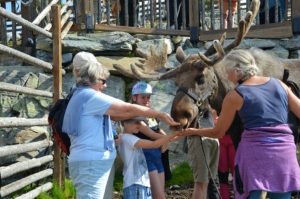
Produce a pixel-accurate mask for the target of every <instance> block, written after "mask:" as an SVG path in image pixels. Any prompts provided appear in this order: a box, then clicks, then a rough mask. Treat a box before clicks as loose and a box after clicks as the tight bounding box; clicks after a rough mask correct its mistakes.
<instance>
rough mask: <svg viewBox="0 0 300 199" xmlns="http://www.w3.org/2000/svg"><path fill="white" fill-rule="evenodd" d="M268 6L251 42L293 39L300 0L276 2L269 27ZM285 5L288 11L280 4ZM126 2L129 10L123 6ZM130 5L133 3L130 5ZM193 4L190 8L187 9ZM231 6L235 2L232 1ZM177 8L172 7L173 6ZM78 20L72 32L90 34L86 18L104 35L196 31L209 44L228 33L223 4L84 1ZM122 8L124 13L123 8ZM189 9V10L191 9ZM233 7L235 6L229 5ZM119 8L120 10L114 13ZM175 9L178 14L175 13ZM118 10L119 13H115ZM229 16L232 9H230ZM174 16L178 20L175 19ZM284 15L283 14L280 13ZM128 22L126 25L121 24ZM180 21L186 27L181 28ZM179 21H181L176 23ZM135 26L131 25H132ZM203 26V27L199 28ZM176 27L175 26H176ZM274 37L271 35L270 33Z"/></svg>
mask: <svg viewBox="0 0 300 199" xmlns="http://www.w3.org/2000/svg"><path fill="white" fill-rule="evenodd" d="M264 1H265V4H264V6H263V7H262V8H261V9H262V10H264V11H265V13H266V14H265V23H264V24H260V17H259V15H258V16H257V18H256V20H255V23H254V24H253V27H252V28H251V29H250V31H249V33H248V34H247V36H246V37H250V38H286V37H292V36H293V26H292V20H293V19H294V18H295V17H299V16H300V9H299V6H300V5H299V4H300V2H299V1H298V0H274V1H275V7H273V9H274V10H275V11H274V12H275V20H274V22H275V23H269V21H270V20H272V19H273V18H272V17H271V16H269V10H270V8H269V2H270V3H271V1H272V0H264ZM282 1H284V3H283V4H284V8H283V6H281V4H280V3H279V2H282ZM120 2H121V3H120ZM122 2H125V6H124V7H123V6H122ZM128 2H130V3H129V4H128ZM187 2H189V5H187ZM229 2H231V1H229ZM172 4H173V5H174V6H171V5H172ZM74 5H75V9H76V16H75V24H74V25H73V26H72V28H71V30H77V31H78V30H87V27H86V16H88V15H92V18H93V22H94V27H93V28H92V29H93V30H101V31H124V32H128V33H132V34H162V35H171V36H172V35H173V36H176V35H182V36H191V35H193V34H194V33H193V31H196V34H197V35H198V36H199V40H202V41H207V40H214V39H218V38H220V36H221V34H222V33H223V32H224V31H225V30H224V29H225V28H224V22H223V19H224V17H223V14H224V11H223V9H222V7H224V5H223V0H220V5H219V4H218V0H214V1H207V0H189V1H187V0H148V1H141V0H123V1H118V0H114V1H106V0H105V1H104V2H103V1H93V0H86V1H84V3H83V2H82V0H75V1H74ZM249 6H250V0H238V6H237V12H236V14H235V19H234V20H235V21H232V19H231V18H230V19H229V22H228V23H229V27H231V26H230V25H231V24H232V23H234V24H237V22H238V21H239V20H240V19H241V18H243V15H245V13H246V11H247V10H249ZM120 7H121V11H120V10H119V8H120ZM187 7H188V8H189V9H187ZM229 7H232V4H231V3H229ZM113 8H116V9H113ZM170 8H173V9H174V11H173V12H172V9H170ZM280 9H283V10H282V11H283V13H284V16H282V19H281V20H280V19H279V17H278V13H279V12H280ZM112 10H115V12H113V13H112V12H111V11H112ZM229 10H230V11H229V15H230V14H231V12H232V11H231V9H229ZM168 13H169V14H168ZM172 13H173V15H174V16H171V15H172ZM280 13H281V12H280ZM122 18H124V20H123V22H122V23H121V20H120V19H122ZM179 18H181V19H182V20H181V21H182V23H181V24H178V21H179ZM172 19H178V20H172ZM130 22H131V24H130ZM199 23H201V27H200V28H199ZM173 25H174V26H173ZM235 26H236V25H234V28H228V29H226V32H227V38H234V37H235V34H236V27H235ZM270 32H271V33H272V34H269V33H270Z"/></svg>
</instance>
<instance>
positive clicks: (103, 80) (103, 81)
mask: <svg viewBox="0 0 300 199" xmlns="http://www.w3.org/2000/svg"><path fill="white" fill-rule="evenodd" d="M98 80H101V81H102V84H106V79H98Z"/></svg>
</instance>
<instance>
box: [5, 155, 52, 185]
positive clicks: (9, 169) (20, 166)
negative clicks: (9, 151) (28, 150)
mask: <svg viewBox="0 0 300 199" xmlns="http://www.w3.org/2000/svg"><path fill="white" fill-rule="evenodd" d="M52 160H53V156H52V155H47V156H43V157H40V158H33V159H30V160H26V161H22V162H17V163H15V164H11V165H9V166H6V167H4V168H0V176H1V179H4V178H7V177H9V176H12V175H15V174H17V173H20V172H22V171H26V170H29V169H31V168H35V167H40V166H41V165H43V164H45V163H47V162H50V161H52Z"/></svg>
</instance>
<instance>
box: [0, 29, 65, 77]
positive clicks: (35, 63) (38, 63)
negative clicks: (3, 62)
mask: <svg viewBox="0 0 300 199" xmlns="http://www.w3.org/2000/svg"><path fill="white" fill-rule="evenodd" d="M51 35H52V34H51ZM0 52H3V53H5V54H7V55H9V56H12V57H16V58H18V59H21V60H23V61H24V62H26V63H28V64H32V65H33V66H36V67H39V68H42V69H44V70H47V71H52V69H53V66H52V65H51V64H49V63H48V62H45V61H43V60H40V59H37V58H35V57H32V56H30V55H27V54H25V53H22V52H20V51H18V50H15V49H13V48H10V47H7V46H4V45H2V44H0ZM61 71H62V74H65V73H66V72H65V70H64V69H61Z"/></svg>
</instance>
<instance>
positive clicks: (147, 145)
mask: <svg viewBox="0 0 300 199" xmlns="http://www.w3.org/2000/svg"><path fill="white" fill-rule="evenodd" d="M179 133H180V132H179V131H175V132H174V133H172V134H170V135H166V136H164V137H162V138H160V139H158V140H155V141H150V140H144V139H140V140H139V141H137V142H136V143H135V145H134V147H136V148H144V149H152V148H158V147H160V146H161V145H163V144H165V143H167V142H168V141H170V140H171V139H172V138H174V137H175V136H177V135H179Z"/></svg>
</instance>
